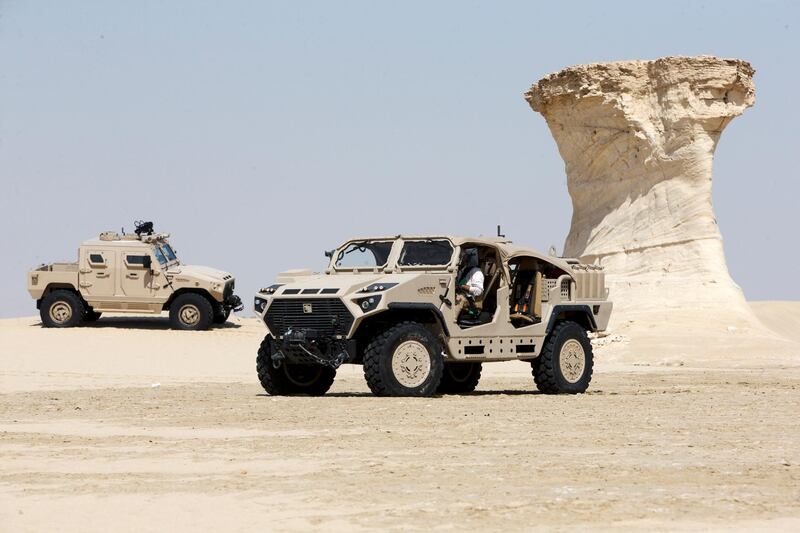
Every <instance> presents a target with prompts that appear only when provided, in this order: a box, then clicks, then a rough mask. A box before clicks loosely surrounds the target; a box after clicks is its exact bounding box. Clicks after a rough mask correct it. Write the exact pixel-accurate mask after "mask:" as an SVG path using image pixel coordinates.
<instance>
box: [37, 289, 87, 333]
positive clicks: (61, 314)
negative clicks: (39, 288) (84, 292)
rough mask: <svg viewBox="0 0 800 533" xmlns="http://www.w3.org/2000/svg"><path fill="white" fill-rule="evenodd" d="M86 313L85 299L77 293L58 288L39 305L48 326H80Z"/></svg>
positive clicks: (43, 320) (44, 324)
mask: <svg viewBox="0 0 800 533" xmlns="http://www.w3.org/2000/svg"><path fill="white" fill-rule="evenodd" d="M85 314H86V306H85V305H84V303H83V299H82V298H81V297H80V296H78V295H77V294H76V293H74V292H72V291H69V290H64V289H57V290H54V291H53V292H51V293H50V294H48V295H47V296H45V297H44V298H43V299H42V303H41V305H40V306H39V316H40V317H41V318H42V325H43V326H44V327H46V328H73V327H75V326H79V325H80V324H81V322H82V321H83V318H84V315H85Z"/></svg>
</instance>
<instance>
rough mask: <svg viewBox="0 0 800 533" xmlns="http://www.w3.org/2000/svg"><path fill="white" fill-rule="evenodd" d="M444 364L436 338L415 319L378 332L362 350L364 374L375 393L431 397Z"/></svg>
mask: <svg viewBox="0 0 800 533" xmlns="http://www.w3.org/2000/svg"><path fill="white" fill-rule="evenodd" d="M443 367H444V361H443V359H442V349H441V347H440V343H439V341H438V339H437V338H436V336H435V335H434V334H433V333H431V332H430V331H429V330H428V329H427V328H425V326H423V325H422V324H418V323H416V322H401V323H400V324H398V325H396V326H393V327H391V328H389V329H387V330H386V331H384V332H383V333H379V334H378V335H376V336H375V338H373V339H372V341H371V342H370V343H369V345H368V346H367V349H366V351H365V352H364V377H365V378H366V379H367V385H369V388H370V390H372V392H373V393H374V394H376V395H378V396H432V395H433V394H435V393H436V389H437V388H438V387H439V382H440V381H441V380H442V371H443Z"/></svg>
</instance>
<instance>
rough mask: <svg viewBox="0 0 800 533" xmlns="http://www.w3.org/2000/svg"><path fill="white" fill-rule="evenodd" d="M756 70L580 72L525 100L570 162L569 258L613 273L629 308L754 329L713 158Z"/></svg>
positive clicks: (622, 67) (690, 67) (626, 65)
mask: <svg viewBox="0 0 800 533" xmlns="http://www.w3.org/2000/svg"><path fill="white" fill-rule="evenodd" d="M753 73H754V71H753V68H752V67H751V66H750V65H749V64H748V63H747V62H745V61H740V60H737V59H719V58H716V57H709V56H701V57H665V58H662V59H657V60H655V61H621V62H614V63H599V64H589V65H579V66H574V67H569V68H566V69H564V70H562V71H560V72H557V73H555V74H551V75H549V76H547V77H545V78H543V79H541V80H539V81H538V82H537V83H536V84H534V85H533V86H532V87H531V89H530V90H529V91H528V92H527V93H525V98H526V100H527V101H528V102H529V104H530V106H531V107H532V108H533V109H534V110H535V111H538V112H539V113H541V114H542V115H543V116H544V118H545V119H546V120H547V124H548V126H549V128H550V131H551V132H552V134H553V136H554V137H555V140H556V143H557V144H558V149H559V152H560V153H561V157H562V158H563V159H564V162H565V165H566V174H567V185H568V190H569V194H570V196H571V198H572V203H573V215H572V226H571V229H570V232H569V236H568V237H567V240H566V243H565V246H564V255H567V256H572V257H581V258H582V259H583V260H584V261H587V262H596V263H599V264H602V265H604V266H605V267H606V270H607V272H608V280H609V284H610V286H611V289H612V291H613V293H614V298H613V299H614V300H615V305H616V306H617V309H618V310H620V311H624V310H630V311H636V310H639V311H641V310H642V309H665V308H674V309H680V308H691V309H694V310H696V309H698V308H714V309H720V306H722V308H724V309H725V310H726V312H731V313H735V314H737V315H739V316H740V317H741V318H742V319H744V320H746V321H749V320H748V317H750V316H751V315H750V309H749V307H748V306H747V303H746V302H745V300H744V297H743V295H742V292H741V290H740V289H739V287H738V286H737V285H736V284H735V283H734V282H733V280H732V279H731V277H730V275H729V274H728V269H727V267H726V264H725V257H724V255H723V249H722V238H721V236H720V232H719V229H718V227H717V223H716V219H715V217H714V212H713V210H712V202H711V170H712V162H713V157H714V150H715V149H716V146H717V142H718V141H719V138H720V135H721V133H722V131H723V130H724V129H725V127H726V126H727V125H728V124H729V123H730V122H731V120H732V119H733V118H734V117H736V116H738V115H740V114H741V113H742V112H743V111H744V110H745V109H746V108H748V107H750V106H752V105H753V102H754V100H755V92H754V89H753V81H752V76H753Z"/></svg>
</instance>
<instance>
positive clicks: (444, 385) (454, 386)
mask: <svg viewBox="0 0 800 533" xmlns="http://www.w3.org/2000/svg"><path fill="white" fill-rule="evenodd" d="M482 368H483V365H481V364H480V363H445V365H444V373H443V374H442V381H441V383H439V391H438V392H440V393H442V394H460V393H464V392H472V391H474V390H475V387H477V386H478V381H480V379H481V370H482Z"/></svg>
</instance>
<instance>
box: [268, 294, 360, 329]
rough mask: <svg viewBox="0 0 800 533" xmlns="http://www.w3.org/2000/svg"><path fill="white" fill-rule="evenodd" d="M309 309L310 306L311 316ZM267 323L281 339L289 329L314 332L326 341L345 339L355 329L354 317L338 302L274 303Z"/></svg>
mask: <svg viewBox="0 0 800 533" xmlns="http://www.w3.org/2000/svg"><path fill="white" fill-rule="evenodd" d="M307 305H310V306H311V312H310V313H308V312H307V310H308V308H306V307H305V306H307ZM264 320H265V322H266V323H267V327H269V329H270V331H272V332H273V333H274V334H275V335H278V336H282V335H284V334H286V330H288V329H289V328H294V329H298V328H307V329H313V330H316V331H317V332H318V333H319V334H320V335H322V336H325V337H333V336H336V335H342V336H346V335H347V333H348V332H349V331H350V326H352V325H353V315H352V314H350V311H348V310H347V306H345V305H344V303H343V302H342V301H341V300H340V299H338V298H278V299H275V300H273V301H272V304H271V305H270V306H269V309H267V314H266V315H265V317H264Z"/></svg>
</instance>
